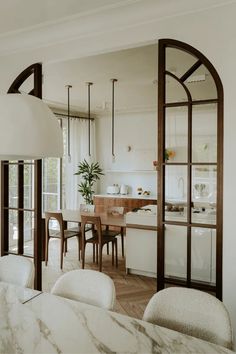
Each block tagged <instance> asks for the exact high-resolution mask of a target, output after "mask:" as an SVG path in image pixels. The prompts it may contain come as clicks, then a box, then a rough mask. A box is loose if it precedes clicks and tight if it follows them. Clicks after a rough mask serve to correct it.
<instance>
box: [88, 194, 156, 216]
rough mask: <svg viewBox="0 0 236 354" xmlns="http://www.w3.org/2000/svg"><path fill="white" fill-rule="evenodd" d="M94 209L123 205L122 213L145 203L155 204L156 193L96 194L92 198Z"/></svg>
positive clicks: (105, 209) (106, 208)
mask: <svg viewBox="0 0 236 354" xmlns="http://www.w3.org/2000/svg"><path fill="white" fill-rule="evenodd" d="M93 202H94V205H95V210H96V211H97V212H99V213H100V212H106V211H107V210H108V209H109V208H111V207H123V208H124V213H127V212H128V211H131V210H133V209H134V208H141V207H143V206H145V205H147V204H157V196H156V195H135V194H96V195H95V196H94V198H93Z"/></svg>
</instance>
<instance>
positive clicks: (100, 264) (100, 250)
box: [99, 244, 102, 272]
mask: <svg viewBox="0 0 236 354" xmlns="http://www.w3.org/2000/svg"><path fill="white" fill-rule="evenodd" d="M101 271H102V245H101V244H100V245H99V272H101Z"/></svg>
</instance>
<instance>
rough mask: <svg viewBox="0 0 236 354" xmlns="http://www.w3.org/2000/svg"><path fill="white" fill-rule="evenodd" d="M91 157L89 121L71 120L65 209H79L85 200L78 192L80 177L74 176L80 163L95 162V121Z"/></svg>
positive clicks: (92, 128)
mask: <svg viewBox="0 0 236 354" xmlns="http://www.w3.org/2000/svg"><path fill="white" fill-rule="evenodd" d="M90 126H91V130H90V132H91V135H90V136H91V139H90V146H91V156H89V152H88V120H86V119H77V118H75V119H73V118H72V119H70V155H71V158H70V159H69V158H68V156H67V151H66V154H65V208H66V209H79V205H80V204H81V203H83V198H82V197H81V195H80V193H79V192H78V184H79V183H80V180H81V178H80V176H75V175H74V174H75V173H76V172H77V170H78V164H79V163H80V161H82V160H84V159H86V160H87V161H88V162H93V161H95V121H91V125H90Z"/></svg>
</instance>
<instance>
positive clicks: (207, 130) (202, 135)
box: [192, 103, 217, 162]
mask: <svg viewBox="0 0 236 354" xmlns="http://www.w3.org/2000/svg"><path fill="white" fill-rule="evenodd" d="M192 161H193V162H216V161H217V104H215V103H214V104H207V105H199V106H198V105H197V106H193V121H192Z"/></svg>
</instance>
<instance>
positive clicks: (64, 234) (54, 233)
mask: <svg viewBox="0 0 236 354" xmlns="http://www.w3.org/2000/svg"><path fill="white" fill-rule="evenodd" d="M51 220H56V221H57V224H58V225H59V230H53V229H50V228H49V226H50V221H51ZM45 231H46V232H45V233H46V248H45V265H47V263H48V249H49V240H50V238H57V239H60V240H61V248H60V267H61V269H62V267H63V252H64V255H65V254H66V251H67V240H68V239H69V238H71V237H77V239H78V258H79V260H80V249H81V232H80V231H74V230H65V228H64V221H63V216H62V213H59V212H53V213H52V212H45Z"/></svg>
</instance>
